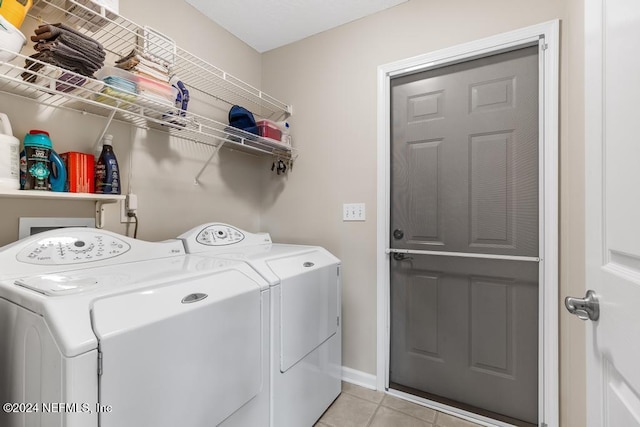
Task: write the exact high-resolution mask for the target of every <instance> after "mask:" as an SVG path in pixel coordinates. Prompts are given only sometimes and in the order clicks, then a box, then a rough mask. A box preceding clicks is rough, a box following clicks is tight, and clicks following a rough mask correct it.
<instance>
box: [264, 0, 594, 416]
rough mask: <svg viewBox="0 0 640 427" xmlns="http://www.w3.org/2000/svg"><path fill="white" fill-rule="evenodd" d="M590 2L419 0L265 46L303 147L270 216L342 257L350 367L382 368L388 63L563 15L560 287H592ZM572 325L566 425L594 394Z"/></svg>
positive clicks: (293, 237)
mask: <svg viewBox="0 0 640 427" xmlns="http://www.w3.org/2000/svg"><path fill="white" fill-rule="evenodd" d="M581 4H582V1H581V0H564V1H558V0H543V1H533V0H526V1H524V0H523V1H518V2H514V1H510V0H490V1H482V2H478V1H473V0H455V1H448V2H440V1H426V0H410V1H409V2H407V3H404V4H402V5H399V6H397V7H394V8H392V9H389V10H387V11H383V12H381V13H378V14H376V15H373V16H370V17H367V18H364V19H361V20H358V21H355V22H352V23H350V24H347V25H344V26H341V27H339V28H336V29H334V30H331V31H327V32H325V33H322V34H319V35H317V36H313V37H309V38H307V39H305V40H302V41H300V42H297V43H293V44H291V45H288V46H285V47H282V48H279V49H276V50H273V51H270V52H267V53H265V54H264V55H263V65H262V67H263V89H264V90H265V91H268V92H272V93H275V94H278V96H280V97H281V98H283V99H286V100H287V101H288V102H291V103H292V104H293V106H294V115H293V117H292V118H291V120H290V122H291V125H292V135H293V137H294V143H295V146H296V147H298V148H299V150H300V159H299V160H298V161H297V162H296V167H295V170H294V172H293V173H292V174H291V175H290V176H289V177H288V182H287V185H286V187H285V188H284V189H283V190H282V191H281V192H280V193H279V196H278V197H275V198H273V199H269V200H268V201H267V202H265V205H264V214H263V217H262V221H263V225H264V228H265V229H267V230H268V231H270V232H271V233H272V235H273V236H274V238H275V240H280V241H296V242H306V243H315V244H320V245H323V246H326V247H327V248H328V249H329V250H331V251H332V252H333V253H335V254H336V255H337V256H338V257H339V258H341V259H342V262H343V266H344V267H343V287H344V291H343V316H344V320H343V331H344V334H343V337H344V338H343V363H344V365H345V366H347V367H349V368H353V369H356V370H359V371H363V372H365V373H369V374H375V373H376V254H375V247H376V212H375V208H376V161H377V159H376V105H377V93H376V90H377V88H376V77H377V76H376V71H377V67H378V66H379V65H381V64H385V63H389V62H392V61H396V60H400V59H403V58H408V57H411V56H415V55H419V54H423V53H428V52H430V51H434V50H437V49H441V48H445V47H449V46H453V45H456V44H460V43H464V42H469V41H472V40H475V39H478V38H482V37H486V36H490V35H494V34H498V33H502V32H506V31H510V30H514V29H517V28H521V27H525V26H528V25H533V24H537V23H541V22H545V21H548V20H551V19H556V18H560V19H562V24H561V26H562V30H561V31H562V42H561V43H562V47H561V51H562V53H561V55H562V63H561V68H562V70H561V88H562V89H561V147H560V150H561V154H562V160H561V161H562V164H561V169H562V172H561V177H562V184H561V193H562V195H561V209H562V216H561V223H562V230H561V242H562V243H561V250H562V253H561V257H562V260H561V269H562V273H561V284H560V288H561V294H562V295H564V294H565V293H566V292H567V290H568V289H574V288H576V287H580V286H582V283H580V280H581V279H582V277H583V271H584V261H583V258H584V257H583V255H584V244H583V241H582V229H581V224H582V223H583V214H582V212H581V211H580V207H581V206H582V205H583V190H582V177H583V175H582V171H583V168H584V159H583V157H584V156H583V149H582V139H581V138H580V135H581V126H582V125H583V119H582V104H581V98H580V95H581V91H582V87H581V78H580V76H581V72H582V68H581V67H582V63H581V61H582V56H581V49H582V33H581V31H582V20H583V18H582V14H581ZM574 134H575V135H574ZM274 199H275V202H274V201H273V200H274ZM349 202H365V203H366V207H367V221H366V222H364V223H345V222H342V216H341V207H342V204H343V203H349ZM294 206H295V208H294ZM576 293H578V294H580V292H576ZM562 331H563V337H562V338H563V342H562V359H561V361H562V367H561V369H562V395H563V398H562V399H563V401H562V403H563V408H562V417H563V423H562V425H563V426H580V425H584V422H583V421H584V419H583V418H582V415H581V413H582V412H584V411H583V409H584V396H583V395H582V394H580V393H579V392H578V393H576V389H575V388H573V387H576V385H577V386H578V387H580V384H581V378H582V377H583V372H584V369H583V368H584V355H583V351H582V349H583V348H584V345H583V343H584V341H583V334H584V331H583V329H582V325H579V324H578V323H576V322H575V321H574V320H573V319H570V318H568V317H567V316H564V315H563V316H562ZM574 334H575V335H574ZM569 382H571V384H569ZM569 414H570V415H571V417H569V416H568V415H569Z"/></svg>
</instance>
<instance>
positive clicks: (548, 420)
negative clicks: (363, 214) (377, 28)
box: [376, 20, 560, 427]
mask: <svg viewBox="0 0 640 427" xmlns="http://www.w3.org/2000/svg"><path fill="white" fill-rule="evenodd" d="M559 28H560V21H559V20H553V21H549V22H545V23H542V24H538V25H533V26H530V27H526V28H523V29H520V30H515V31H511V32H508V33H504V34H499V35H496V36H492V37H488V38H484V39H480V40H476V41H473V42H470V43H465V44H462V45H458V46H454V47H450V48H446V49H442V50H438V51H435V52H431V53H428V54H425V55H420V56H416V57H413V58H408V59H404V60H400V61H397V62H393V63H390V64H385V65H381V66H379V67H378V190H377V195H378V202H377V214H378V215H377V217H378V223H377V228H378V231H377V297H378V303H377V306H378V308H377V313H378V332H377V338H378V342H377V377H376V387H377V389H378V390H381V391H384V390H386V389H388V386H389V378H388V372H389V333H390V329H389V326H390V325H389V302H390V297H389V295H390V292H389V267H390V262H389V259H390V256H389V254H388V253H387V250H388V244H389V239H390V236H389V229H390V217H389V216H390V170H389V169H390V167H389V165H390V138H391V126H390V118H391V108H390V102H391V91H390V81H391V78H393V77H396V76H399V75H403V74H410V73H414V72H418V71H424V70H429V69H433V68H439V67H442V66H445V65H449V64H453V63H457V62H463V61H467V60H471V59H475V58H478V57H483V56H487V55H491V54H496V53H500V52H504V51H509V50H513V49H516V48H519V47H524V46H531V45H534V44H538V45H539V46H540V62H539V64H540V65H539V67H540V68H539V100H540V102H539V109H540V111H539V126H540V129H539V137H540V150H539V152H540V178H539V179H540V181H539V188H540V200H539V206H540V218H541V221H540V275H539V283H540V294H539V325H538V326H539V333H540V337H539V381H538V384H539V392H538V393H539V399H538V401H539V409H538V413H539V416H538V419H539V423H540V425H541V426H549V427H554V426H558V423H559V396H558V345H559V343H558V331H559V330H558V298H559V296H558V233H559V230H558V114H559V110H558V82H559V57H560V44H559V42H560V35H559ZM427 404H428V405H429V406H433V407H434V408H435V409H438V410H441V411H445V412H449V413H453V414H455V415H459V416H463V417H465V418H469V415H471V416H472V417H473V415H472V414H469V413H467V412H464V411H457V410H455V409H452V408H449V407H446V406H443V405H440V404H438V403H436V402H429V403H427ZM478 420H480V421H481V422H482V420H481V419H480V418H478V419H476V421H478ZM484 420H485V423H487V425H490V424H491V420H487V419H484ZM496 425H505V424H504V423H499V422H498V423H496Z"/></svg>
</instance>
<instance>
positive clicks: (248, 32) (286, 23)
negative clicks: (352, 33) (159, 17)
mask: <svg viewBox="0 0 640 427" xmlns="http://www.w3.org/2000/svg"><path fill="white" fill-rule="evenodd" d="M186 1H187V3H189V4H191V5H192V6H194V7H195V8H196V9H198V10H199V11H200V12H202V13H203V14H205V15H206V16H207V17H209V18H210V19H211V20H212V21H214V22H215V23H217V24H218V25H220V26H221V27H223V28H225V29H226V30H227V31H229V32H230V33H232V34H233V35H235V36H236V37H238V38H239V39H240V40H242V41H244V42H245V43H247V44H248V45H249V46H251V47H253V48H254V49H255V50H257V51H258V52H260V53H262V52H266V51H268V50H271V49H275V48H277V47H280V46H284V45H286V44H289V43H293V42H295V41H298V40H302V39H304V38H305V37H309V36H311V35H313V34H317V33H321V32H323V31H326V30H329V29H331V28H335V27H337V26H340V25H342V24H346V23H347V22H351V21H354V20H356V19H359V18H363V17H365V16H367V15H371V14H373V13H376V12H379V11H381V10H384V9H387V8H390V7H393V6H396V5H398V4H400V3H404V2H405V1H408V0H232V1H229V0H186Z"/></svg>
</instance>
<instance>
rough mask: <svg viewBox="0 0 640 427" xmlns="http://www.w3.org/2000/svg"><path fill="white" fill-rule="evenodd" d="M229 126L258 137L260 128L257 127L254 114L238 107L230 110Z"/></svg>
mask: <svg viewBox="0 0 640 427" xmlns="http://www.w3.org/2000/svg"><path fill="white" fill-rule="evenodd" d="M229 125H231V126H233V127H234V128H238V129H242V130H243V131H245V132H250V133H253V134H255V135H258V126H257V125H256V120H255V118H254V117H253V113H251V111H249V110H247V109H246V108H244V107H240V106H238V105H234V106H233V107H231V109H230V110H229Z"/></svg>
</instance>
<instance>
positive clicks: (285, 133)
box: [274, 120, 291, 145]
mask: <svg viewBox="0 0 640 427" xmlns="http://www.w3.org/2000/svg"><path fill="white" fill-rule="evenodd" d="M274 124H275V125H276V126H278V128H279V129H280V132H281V134H282V137H281V138H280V142H282V143H283V144H287V145H291V135H289V129H290V126H289V122H288V121H286V120H283V121H281V122H274Z"/></svg>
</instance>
